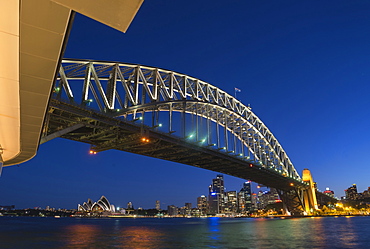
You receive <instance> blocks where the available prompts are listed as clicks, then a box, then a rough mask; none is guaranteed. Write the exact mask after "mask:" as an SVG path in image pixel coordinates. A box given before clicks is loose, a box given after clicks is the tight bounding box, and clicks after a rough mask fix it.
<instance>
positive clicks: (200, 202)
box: [197, 195, 208, 215]
mask: <svg viewBox="0 0 370 249" xmlns="http://www.w3.org/2000/svg"><path fill="white" fill-rule="evenodd" d="M197 207H198V209H199V210H200V214H201V215H205V214H207V213H208V203H207V197H206V196H205V195H202V196H199V197H198V198H197Z"/></svg>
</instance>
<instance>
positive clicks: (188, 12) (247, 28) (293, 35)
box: [0, 0, 370, 208]
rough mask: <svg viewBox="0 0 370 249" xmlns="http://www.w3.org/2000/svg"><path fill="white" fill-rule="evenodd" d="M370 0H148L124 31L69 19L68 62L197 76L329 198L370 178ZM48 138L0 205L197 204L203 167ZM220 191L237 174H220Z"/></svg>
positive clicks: (18, 171) (9, 177)
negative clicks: (264, 129)
mask: <svg viewBox="0 0 370 249" xmlns="http://www.w3.org/2000/svg"><path fill="white" fill-rule="evenodd" d="M369 13H370V1H365V0H358V1H348V0H337V1H322V0H320V1H317V0H304V1H273V0H265V1H257V0H251V1H242V0H239V1H236V0H230V1H219V0H212V1H210V0H204V1H189V0H187V1H184V0H176V1H173V0H163V1H149V0H146V1H145V2H144V4H143V5H142V7H141V9H140V10H139V12H138V14H137V15H136V17H135V19H134V21H133V22H132V25H131V26H130V27H129V29H128V32H127V33H125V34H123V33H120V32H118V31H116V30H113V29H111V28H109V27H107V26H104V25H102V24H100V23H98V22H96V21H93V20H91V19H89V18H86V17H84V16H82V15H77V16H76V18H75V22H74V25H73V29H72V33H71V36H70V39H69V43H68V46H67V50H66V53H65V57H66V58H80V59H95V60H108V61H110V60H111V61H120V62H129V63H139V64H143V65H150V66H155V67H160V68H165V69H170V70H174V71H177V72H180V73H184V74H188V75H191V76H193V77H197V78H199V79H201V80H204V81H206V82H209V83H210V84H212V85H215V86H217V87H219V88H221V89H223V90H225V91H228V92H229V93H230V94H233V92H234V87H238V88H240V89H241V90H242V92H241V93H238V96H237V97H238V99H240V100H241V101H242V102H243V103H244V104H251V107H252V108H253V111H254V112H255V113H256V114H257V115H258V116H259V117H260V118H261V120H262V121H263V122H264V123H265V124H266V125H267V126H268V127H269V129H270V130H271V131H272V132H273V133H274V135H275V137H276V138H277V139H278V140H279V142H280V143H281V144H282V146H283V147H284V149H285V151H286V152H287V153H288V155H289V157H290V159H291V160H292V162H293V164H294V165H295V167H296V169H297V170H298V172H302V170H303V169H304V168H308V169H310V170H311V172H312V174H313V177H314V180H315V181H316V182H317V184H318V187H319V189H321V190H324V189H325V188H326V187H330V188H331V189H333V190H334V191H335V194H336V196H338V197H340V196H343V195H344V191H343V190H344V189H346V188H348V187H349V186H350V185H352V184H353V183H356V184H357V186H358V189H359V191H361V192H362V191H363V190H365V189H367V187H368V186H370V181H369V176H370V165H369V161H370V153H369V152H370V142H369V141H370V131H369V123H370V117H369V109H370V98H369V95H370V71H369V69H370V15H369ZM88 149H89V146H88V145H86V144H82V143H76V142H71V141H68V140H63V139H55V140H53V141H50V142H48V143H46V144H43V145H41V146H40V149H39V152H38V154H37V156H36V157H35V158H34V159H32V160H31V161H29V162H26V163H23V164H21V165H20V166H19V167H17V166H12V167H6V168H4V170H3V175H2V176H1V178H0V205H11V204H15V205H16V207H18V208H26V207H34V206H41V207H45V206H46V205H50V206H52V207H57V208H58V207H62V208H76V206H77V204H78V203H82V202H84V201H85V200H87V198H92V199H93V200H97V199H98V198H100V196H101V195H105V196H106V197H107V198H108V199H109V200H110V201H111V202H112V203H113V204H115V205H116V206H125V205H126V203H127V202H128V201H132V202H133V204H134V206H135V207H139V206H141V207H144V208H153V207H154V206H155V200H160V201H161V202H162V208H165V207H166V206H167V205H171V204H174V205H178V206H183V205H184V203H185V202H192V203H193V205H195V202H196V198H197V197H198V196H200V195H202V194H207V191H208V185H209V184H210V183H211V179H212V178H214V177H215V176H216V173H215V172H210V171H206V170H202V169H198V168H193V167H191V166H186V165H180V164H177V163H171V162H166V161H162V160H158V159H153V158H147V157H144V156H138V155H133V154H129V153H126V152H122V151H107V152H103V153H99V154H97V155H95V156H93V157H92V156H90V155H88V153H87V152H88ZM225 178H226V179H225V181H226V187H227V190H239V189H240V187H241V184H242V183H243V180H242V179H238V178H233V177H227V176H225Z"/></svg>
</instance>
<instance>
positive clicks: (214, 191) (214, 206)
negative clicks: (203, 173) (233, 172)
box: [208, 175, 225, 214]
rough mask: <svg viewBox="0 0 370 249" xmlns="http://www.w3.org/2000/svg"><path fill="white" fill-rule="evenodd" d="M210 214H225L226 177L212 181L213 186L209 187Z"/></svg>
mask: <svg viewBox="0 0 370 249" xmlns="http://www.w3.org/2000/svg"><path fill="white" fill-rule="evenodd" d="M208 201H209V212H210V213H211V214H219V213H223V212H224V207H225V186H224V176H223V175H217V177H216V178H215V179H212V184H211V185H210V186H209V195H208Z"/></svg>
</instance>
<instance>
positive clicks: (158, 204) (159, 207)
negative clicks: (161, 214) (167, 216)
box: [155, 200, 161, 210]
mask: <svg viewBox="0 0 370 249" xmlns="http://www.w3.org/2000/svg"><path fill="white" fill-rule="evenodd" d="M155 209H157V210H160V209H161V203H160V201H158V200H157V201H155Z"/></svg>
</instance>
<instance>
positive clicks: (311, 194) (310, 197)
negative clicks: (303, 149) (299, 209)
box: [302, 169, 318, 214]
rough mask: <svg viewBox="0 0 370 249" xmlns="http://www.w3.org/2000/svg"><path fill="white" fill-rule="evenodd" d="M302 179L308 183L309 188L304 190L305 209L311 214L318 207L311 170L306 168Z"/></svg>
mask: <svg viewBox="0 0 370 249" xmlns="http://www.w3.org/2000/svg"><path fill="white" fill-rule="evenodd" d="M302 180H303V181H304V182H306V183H308V185H309V188H308V189H305V190H304V191H303V201H304V209H305V212H306V213H307V214H311V213H312V212H313V211H314V210H317V209H318V205H317V198H316V189H315V185H314V181H313V178H312V175H311V172H310V171H309V170H308V169H304V170H303V172H302Z"/></svg>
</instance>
